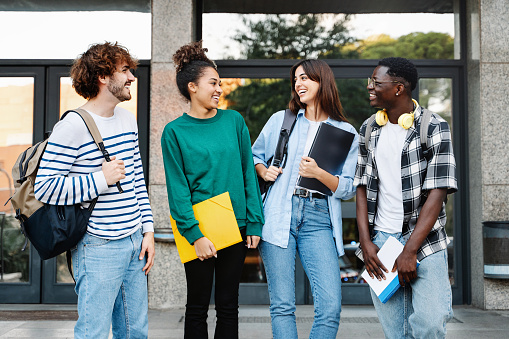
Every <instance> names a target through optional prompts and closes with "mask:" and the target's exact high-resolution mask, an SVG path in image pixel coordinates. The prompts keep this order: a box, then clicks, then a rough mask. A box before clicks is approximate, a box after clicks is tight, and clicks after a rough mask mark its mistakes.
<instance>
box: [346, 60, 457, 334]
mask: <svg viewBox="0 0 509 339" xmlns="http://www.w3.org/2000/svg"><path fill="white" fill-rule="evenodd" d="M417 81H418V74H417V70H416V68H415V66H414V65H413V64H412V63H411V62H410V61H408V60H407V59H404V58H386V59H383V60H381V61H380V62H379V63H378V67H376V68H375V70H374V72H373V74H372V76H371V78H370V79H369V81H368V87H367V89H368V92H369V100H370V104H371V106H372V107H376V108H378V109H380V111H379V112H378V113H377V118H376V119H375V120H370V119H368V120H366V121H365V122H364V124H363V125H362V126H361V129H360V133H359V134H360V141H359V157H358V161H357V169H356V173H355V180H354V185H356V186H357V202H356V203H357V224H358V227H359V240H360V243H361V248H360V250H359V251H358V252H357V254H358V255H359V256H360V254H362V257H363V259H364V263H365V265H366V270H367V272H368V273H369V275H370V276H371V277H375V278H377V279H379V280H381V279H385V276H384V272H385V273H387V272H389V270H391V271H393V272H394V271H396V270H397V271H398V278H399V282H400V284H401V286H402V287H401V288H399V289H398V290H397V292H396V293H395V294H394V295H393V296H392V297H391V298H390V299H389V300H388V301H387V302H386V303H385V304H383V303H382V302H381V301H380V300H379V298H378V297H377V296H376V294H374V293H373V291H372V292H371V296H372V299H373V303H374V305H375V308H376V310H377V313H378V317H379V319H380V323H381V324H382V327H383V330H384V333H385V336H386V338H444V337H445V331H446V323H447V321H448V320H449V319H450V318H451V317H452V302H451V301H452V296H451V285H450V283H449V276H448V266H447V250H446V248H447V244H448V243H449V239H448V238H447V234H446V232H445V223H446V215H445V201H446V197H447V194H450V193H453V192H455V191H456V190H457V182H456V163H455V159H454V154H453V148H452V143H451V132H450V129H449V125H448V123H447V122H446V121H445V120H444V119H442V118H441V117H440V116H439V115H437V114H435V113H431V112H429V111H427V109H425V108H423V107H421V106H419V104H418V103H417V101H415V100H413V99H412V90H414V89H415V88H416V85H417ZM424 116H431V117H430V120H429V123H427V122H425V120H426V119H424ZM368 123H369V124H370V126H371V133H370V135H369V136H366V135H365V133H366V128H367V125H368ZM421 124H427V126H424V127H425V129H424V130H423V131H426V133H427V135H426V136H425V138H423V140H426V142H425V144H424V143H423V144H421V142H422V141H421V136H420V131H421ZM366 138H369V142H368V140H366ZM366 145H368V146H366ZM389 237H394V238H396V239H397V240H399V241H400V242H401V243H402V244H403V245H404V248H403V251H402V252H401V254H400V255H399V256H398V257H397V259H396V262H395V264H394V266H393V267H385V266H384V265H383V264H382V263H381V262H380V260H379V259H378V257H377V253H378V250H379V249H380V248H381V247H382V245H383V244H384V243H385V241H386V240H387V239H388V238H389ZM417 261H419V262H420V265H419V266H418V267H417Z"/></svg>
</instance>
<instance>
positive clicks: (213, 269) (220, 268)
mask: <svg viewBox="0 0 509 339" xmlns="http://www.w3.org/2000/svg"><path fill="white" fill-rule="evenodd" d="M245 233H246V230H245V229H243V230H242V231H241V234H242V239H243V240H244V241H242V242H240V243H238V244H235V245H232V246H229V247H226V248H223V249H222V250H219V251H218V252H217V258H214V257H212V258H210V259H206V260H203V261H200V260H198V259H195V260H192V261H189V262H187V263H185V264H184V268H185V270H186V281H187V304H186V317H185V324H184V339H206V338H208V330H207V312H208V310H209V303H210V295H211V293H212V284H213V282H214V279H215V295H214V303H215V308H216V319H217V321H216V329H215V333H214V338H215V339H238V338H239V282H240V277H241V274H242V267H243V266H244V260H245V258H246V253H247V247H246V242H245V239H246V234H245Z"/></svg>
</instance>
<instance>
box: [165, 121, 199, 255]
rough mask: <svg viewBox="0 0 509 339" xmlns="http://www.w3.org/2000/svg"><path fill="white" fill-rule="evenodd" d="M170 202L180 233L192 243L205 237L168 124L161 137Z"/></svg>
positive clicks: (174, 136)
mask: <svg viewBox="0 0 509 339" xmlns="http://www.w3.org/2000/svg"><path fill="white" fill-rule="evenodd" d="M161 148H162V152H163V162H164V172H165V175H166V188H167V190H168V202H169V204H170V212H171V216H172V217H173V219H175V221H176V223H177V228H178V231H179V232H180V234H181V235H182V236H183V237H184V238H186V239H187V241H189V243H190V244H191V245H192V244H194V242H195V241H196V240H198V239H199V238H201V237H203V233H202V232H201V231H200V228H199V226H198V225H199V223H198V220H196V218H195V217H194V211H193V205H192V202H191V192H190V190H189V185H188V182H187V179H186V176H185V173H184V161H183V157H182V151H181V149H180V147H179V144H178V140H177V137H176V135H175V131H173V130H172V128H171V127H170V126H169V125H166V127H165V129H164V131H163V135H162V137H161Z"/></svg>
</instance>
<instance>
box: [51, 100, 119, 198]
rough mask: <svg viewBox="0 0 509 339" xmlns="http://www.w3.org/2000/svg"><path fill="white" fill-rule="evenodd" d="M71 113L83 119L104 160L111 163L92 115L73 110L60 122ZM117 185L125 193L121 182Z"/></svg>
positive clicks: (80, 109) (82, 110) (80, 110)
mask: <svg viewBox="0 0 509 339" xmlns="http://www.w3.org/2000/svg"><path fill="white" fill-rule="evenodd" d="M69 112H74V113H77V114H78V115H79V116H80V117H81V119H83V122H84V123H85V126H87V129H88V131H89V132H90V134H91V135H92V138H93V139H94V142H95V144H96V145H97V147H99V150H100V151H101V153H102V154H103V157H104V159H106V161H107V162H110V161H111V159H110V154H109V153H108V151H107V150H106V148H105V147H104V142H103V138H102V137H101V133H99V129H98V128H97V125H96V124H95V121H94V118H92V116H91V115H90V113H88V112H87V111H85V110H84V109H82V108H76V109H73V110H69V111H66V112H65V113H64V114H63V115H62V118H60V120H62V119H64V118H65V116H66V115H67V113H69ZM116 185H117V189H118V191H119V192H120V193H123V192H124V190H123V189H122V186H120V182H118V181H117V183H116Z"/></svg>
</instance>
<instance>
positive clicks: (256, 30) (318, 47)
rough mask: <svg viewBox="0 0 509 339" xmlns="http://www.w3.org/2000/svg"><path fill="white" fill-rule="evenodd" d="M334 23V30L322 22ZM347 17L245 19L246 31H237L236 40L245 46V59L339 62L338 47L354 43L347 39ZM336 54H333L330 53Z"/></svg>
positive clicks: (350, 38) (283, 16)
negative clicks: (320, 57)
mask: <svg viewBox="0 0 509 339" xmlns="http://www.w3.org/2000/svg"><path fill="white" fill-rule="evenodd" d="M328 18H332V20H333V21H334V22H333V24H332V27H331V28H327V27H326V26H325V25H324V24H323V22H324V21H325V20H327V19H328ZM348 20H349V16H348V15H344V16H339V15H334V16H332V17H331V16H330V15H326V14H301V15H298V16H297V17H295V16H294V15H280V14H270V15H266V16H265V19H264V20H259V21H256V20H251V19H248V18H244V19H243V22H244V25H245V27H246V29H245V30H237V34H236V35H235V36H234V38H233V40H235V41H237V42H239V43H240V44H241V45H242V46H243V51H242V56H243V57H244V58H246V59H306V58H316V57H319V56H323V57H328V55H330V56H331V57H334V58H340V57H341V55H340V54H341V53H340V50H339V49H338V48H337V47H336V46H343V45H345V44H347V43H353V42H354V41H355V39H354V38H352V37H351V36H349V35H348V30H347V28H346V26H345V25H346V23H347V22H348ZM331 51H334V53H331Z"/></svg>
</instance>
